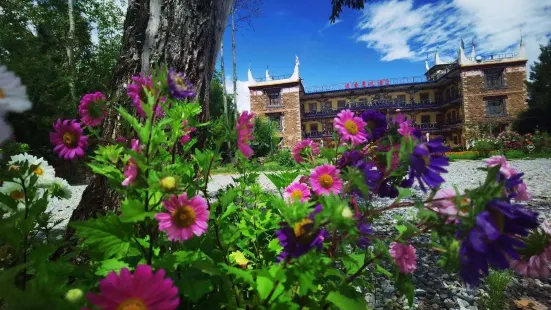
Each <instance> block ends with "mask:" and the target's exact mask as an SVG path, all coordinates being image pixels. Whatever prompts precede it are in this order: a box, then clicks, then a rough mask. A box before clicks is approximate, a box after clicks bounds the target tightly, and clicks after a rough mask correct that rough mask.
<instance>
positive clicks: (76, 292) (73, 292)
mask: <svg viewBox="0 0 551 310" xmlns="http://www.w3.org/2000/svg"><path fill="white" fill-rule="evenodd" d="M82 296H84V293H82V290H81V289H78V288H74V289H70V290H69V291H67V294H65V299H67V300H68V301H70V302H72V303H75V302H78V301H79V300H80V299H81V298H82Z"/></svg>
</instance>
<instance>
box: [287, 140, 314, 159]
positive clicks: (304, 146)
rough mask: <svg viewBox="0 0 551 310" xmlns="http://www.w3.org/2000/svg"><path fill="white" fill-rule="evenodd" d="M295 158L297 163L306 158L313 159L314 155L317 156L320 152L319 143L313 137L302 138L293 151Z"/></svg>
mask: <svg viewBox="0 0 551 310" xmlns="http://www.w3.org/2000/svg"><path fill="white" fill-rule="evenodd" d="M291 153H293V158H294V159H295V161H296V162H297V163H299V164H300V163H301V162H303V161H304V158H308V159H313V158H312V156H316V155H318V154H319V153H320V149H319V144H318V143H317V142H314V141H312V140H311V139H306V140H302V141H300V142H299V143H297V145H296V146H295V147H294V148H293V150H292V151H291Z"/></svg>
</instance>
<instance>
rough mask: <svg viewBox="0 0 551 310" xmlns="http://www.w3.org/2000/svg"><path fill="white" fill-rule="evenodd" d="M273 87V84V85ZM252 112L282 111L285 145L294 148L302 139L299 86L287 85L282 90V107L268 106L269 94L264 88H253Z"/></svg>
mask: <svg viewBox="0 0 551 310" xmlns="http://www.w3.org/2000/svg"><path fill="white" fill-rule="evenodd" d="M271 88H272V89H273V86H271ZM250 95H251V112H253V113H254V114H255V115H265V116H268V115H270V114H272V113H273V114H277V113H281V115H282V116H283V130H282V133H281V135H282V137H283V147H286V148H292V147H294V146H295V144H297V143H298V142H299V141H300V140H301V139H302V137H301V129H300V99H299V87H298V84H297V86H286V87H284V88H282V90H281V101H282V103H283V105H282V106H281V107H267V102H268V96H267V95H266V93H265V92H264V91H263V90H262V89H251V90H250Z"/></svg>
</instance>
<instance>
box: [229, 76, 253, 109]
mask: <svg viewBox="0 0 551 310" xmlns="http://www.w3.org/2000/svg"><path fill="white" fill-rule="evenodd" d="M226 92H227V93H228V94H233V80H232V78H231V76H229V75H228V76H226ZM245 110H247V111H250V110H251V96H250V93H249V82H247V81H240V80H237V111H239V112H243V111H245Z"/></svg>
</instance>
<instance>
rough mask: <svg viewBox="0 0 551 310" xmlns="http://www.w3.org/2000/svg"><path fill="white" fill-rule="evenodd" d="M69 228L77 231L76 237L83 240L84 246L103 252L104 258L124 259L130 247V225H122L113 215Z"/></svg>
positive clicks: (131, 229)
mask: <svg viewBox="0 0 551 310" xmlns="http://www.w3.org/2000/svg"><path fill="white" fill-rule="evenodd" d="M71 226H72V227H74V228H75V229H76V230H77V235H79V236H80V237H81V238H84V241H83V244H84V245H85V246H89V247H94V248H95V249H96V250H98V251H100V252H103V253H104V257H105V258H111V257H124V256H125V255H126V252H127V251H128V248H129V246H130V239H131V236H132V232H133V227H132V225H131V224H126V223H122V222H121V221H120V220H119V218H118V217H117V216H116V215H115V214H113V213H110V214H108V215H106V216H103V217H100V218H97V219H90V220H88V221H86V222H75V223H72V224H71Z"/></svg>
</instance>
